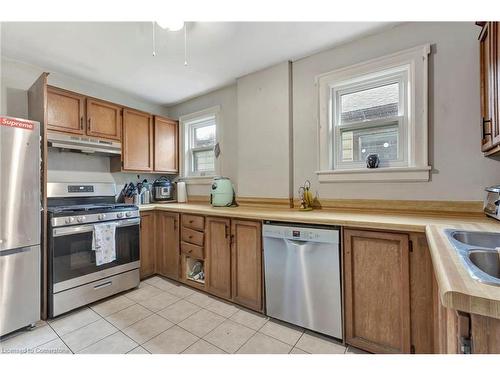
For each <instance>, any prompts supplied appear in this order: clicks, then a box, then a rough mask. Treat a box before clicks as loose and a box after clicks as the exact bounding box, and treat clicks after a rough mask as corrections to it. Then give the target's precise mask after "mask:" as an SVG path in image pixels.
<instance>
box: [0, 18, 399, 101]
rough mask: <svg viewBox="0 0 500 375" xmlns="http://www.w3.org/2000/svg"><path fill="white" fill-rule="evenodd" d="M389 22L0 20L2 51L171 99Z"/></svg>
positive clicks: (138, 93) (153, 97)
mask: <svg viewBox="0 0 500 375" xmlns="http://www.w3.org/2000/svg"><path fill="white" fill-rule="evenodd" d="M388 26H390V24H389V23H382V22H282V23H279V22H190V23H188V24H187V30H188V66H187V67H185V66H184V32H183V30H181V31H177V32H171V31H166V30H163V29H161V28H159V27H157V28H156V39H157V56H156V57H153V56H152V24H151V23H150V22H129V23H126V22H103V23H97V22H81V23H56V22H47V23H2V45H1V46H2V51H1V53H2V56H4V57H7V58H11V59H14V60H19V61H24V62H27V63H30V64H33V65H37V66H40V67H41V68H43V69H47V70H48V71H53V72H59V73H63V74H67V75H70V76H74V77H77V78H81V79H86V80H90V81H93V82H97V83H101V84H104V85H107V86H110V87H114V88H116V89H120V90H123V91H125V92H129V93H131V94H134V95H135V96H137V97H141V98H143V99H144V100H147V101H150V102H153V103H156V104H164V105H169V104H173V103H177V102H180V101H183V100H185V99H187V98H190V97H194V96H197V95H200V94H202V93H205V92H208V91H211V90H214V89H216V88H218V87H222V86H225V85H228V84H230V83H232V82H234V81H235V79H236V78H238V77H241V76H243V75H245V74H248V73H252V72H254V71H257V70H259V69H263V68H266V67H268V66H271V65H273V64H276V63H279V62H282V61H286V60H296V59H299V58H301V57H304V56H307V55H310V54H312V53H314V52H317V51H320V50H322V49H326V48H329V47H332V46H335V45H338V44H341V43H344V42H346V41H349V40H352V39H354V38H357V37H360V36H363V35H366V34H369V33H373V32H376V31H378V30H380V29H382V28H386V27H388Z"/></svg>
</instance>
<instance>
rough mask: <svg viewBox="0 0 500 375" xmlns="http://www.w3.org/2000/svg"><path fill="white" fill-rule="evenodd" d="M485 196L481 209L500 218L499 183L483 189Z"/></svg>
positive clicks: (493, 216)
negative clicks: (499, 207)
mask: <svg viewBox="0 0 500 375" xmlns="http://www.w3.org/2000/svg"><path fill="white" fill-rule="evenodd" d="M485 191H486V196H485V197H484V205H483V211H484V213H485V214H486V215H488V216H491V217H492V218H495V219H497V220H500V211H499V209H498V206H499V205H500V185H496V186H490V187H488V188H486V189H485Z"/></svg>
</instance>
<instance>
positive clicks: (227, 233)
mask: <svg viewBox="0 0 500 375" xmlns="http://www.w3.org/2000/svg"><path fill="white" fill-rule="evenodd" d="M224 229H225V231H226V238H227V237H228V236H229V231H228V228H227V225H226V226H224Z"/></svg>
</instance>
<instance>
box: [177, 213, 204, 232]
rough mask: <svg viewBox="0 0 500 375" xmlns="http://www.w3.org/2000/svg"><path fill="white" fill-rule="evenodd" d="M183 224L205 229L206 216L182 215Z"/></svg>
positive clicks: (192, 227) (188, 226)
mask: <svg viewBox="0 0 500 375" xmlns="http://www.w3.org/2000/svg"><path fill="white" fill-rule="evenodd" d="M182 226H184V227H187V228H191V229H195V230H200V231H203V230H204V229H205V218H204V217H203V216H194V215H182Z"/></svg>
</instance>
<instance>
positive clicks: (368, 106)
mask: <svg viewBox="0 0 500 375" xmlns="http://www.w3.org/2000/svg"><path fill="white" fill-rule="evenodd" d="M407 70H408V67H406V66H403V67H400V68H399V69H398V70H396V71H392V72H379V73H377V74H376V76H375V77H372V78H371V77H364V76H362V77H358V78H357V79H356V80H355V81H351V82H349V83H344V84H342V83H339V84H337V85H335V86H333V87H332V88H331V90H332V93H331V99H332V101H333V103H332V111H333V116H332V121H333V124H332V127H333V129H334V131H333V133H332V135H333V140H332V144H333V147H334V152H333V153H332V156H333V160H332V164H333V166H334V169H352V168H362V169H364V168H365V166H366V164H365V160H366V157H367V156H368V155H370V154H378V156H379V158H380V167H388V166H406V165H407V163H408V158H407V157H406V149H407V147H406V146H407V145H406V144H405V134H406V126H407V113H408V112H407V101H406V98H407V95H405V86H406V85H405V83H406V82H407V76H408V71H407Z"/></svg>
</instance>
